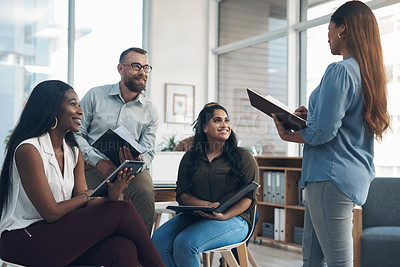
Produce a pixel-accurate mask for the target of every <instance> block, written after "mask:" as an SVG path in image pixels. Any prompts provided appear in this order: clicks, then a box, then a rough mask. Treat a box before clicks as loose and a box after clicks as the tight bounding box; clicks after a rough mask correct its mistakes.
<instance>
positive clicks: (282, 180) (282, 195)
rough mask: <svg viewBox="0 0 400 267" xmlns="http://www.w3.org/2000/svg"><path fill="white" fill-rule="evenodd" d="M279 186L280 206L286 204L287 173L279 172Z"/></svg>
mask: <svg viewBox="0 0 400 267" xmlns="http://www.w3.org/2000/svg"><path fill="white" fill-rule="evenodd" d="M279 184H280V186H281V187H280V197H279V201H278V203H279V204H283V205H284V204H285V188H286V186H285V172H279Z"/></svg>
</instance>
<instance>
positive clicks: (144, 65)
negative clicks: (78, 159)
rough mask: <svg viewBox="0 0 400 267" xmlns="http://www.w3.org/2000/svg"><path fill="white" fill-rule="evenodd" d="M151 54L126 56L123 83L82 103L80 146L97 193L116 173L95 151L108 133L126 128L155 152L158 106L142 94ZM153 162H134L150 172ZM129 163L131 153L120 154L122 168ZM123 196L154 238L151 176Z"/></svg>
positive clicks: (134, 51)
mask: <svg viewBox="0 0 400 267" xmlns="http://www.w3.org/2000/svg"><path fill="white" fill-rule="evenodd" d="M146 53H147V51H145V50H143V49H141V48H136V47H133V48H129V49H127V50H125V51H124V52H123V53H122V54H121V56H120V59H119V64H118V72H119V74H120V75H121V81H120V82H118V83H117V84H111V85H104V86H99V87H95V88H92V89H91V90H89V92H87V94H86V95H85V96H84V97H83V98H82V101H81V108H82V110H83V116H82V121H81V126H80V129H79V132H78V133H77V134H76V140H77V142H78V144H79V148H80V149H81V151H82V154H83V157H84V159H85V162H86V164H85V175H86V181H87V184H88V187H89V188H92V189H93V188H95V187H96V186H97V185H99V184H100V183H101V182H102V181H103V180H104V179H105V178H106V177H107V176H108V175H110V174H111V173H112V172H113V171H114V170H115V169H116V168H117V166H116V165H115V164H114V163H113V162H112V161H111V160H109V159H108V158H107V157H106V156H105V155H103V154H102V153H101V152H99V151H98V150H96V149H95V148H93V147H92V146H91V144H92V143H93V141H94V140H96V139H97V138H98V137H99V136H100V135H101V134H103V133H104V132H105V131H106V130H107V129H108V128H111V129H116V128H118V127H119V126H124V127H125V128H126V129H127V130H128V131H129V132H130V134H131V136H132V137H133V138H134V139H135V140H136V141H137V142H138V143H139V144H140V145H142V146H143V147H145V148H146V149H152V148H154V146H155V138H156V131H157V128H158V124H159V118H158V113H157V110H156V106H155V105H154V104H153V103H152V102H150V101H149V100H148V99H147V97H146V96H145V95H144V94H143V91H144V90H146V83H147V78H148V76H149V73H150V72H151V70H152V67H151V66H149V64H148V62H147V56H146ZM121 154H122V157H121ZM153 157H154V151H150V152H148V153H145V154H143V155H142V156H138V158H136V159H135V160H143V161H144V162H145V166H146V167H149V166H150V164H151V161H152V159H153ZM125 159H132V154H130V152H126V151H125V153H120V160H121V163H122V162H123V161H124V160H125ZM144 169H145V168H144ZM124 194H125V196H128V197H129V198H130V199H131V201H132V202H133V204H134V205H135V207H136V209H137V210H138V212H139V214H140V215H141V216H142V219H143V221H144V223H145V225H146V228H147V230H148V232H149V233H150V232H151V229H152V226H153V216H154V201H155V199H154V198H155V195H154V187H153V182H152V179H151V176H150V174H149V173H148V171H147V170H143V171H141V172H140V173H137V174H135V178H133V179H132V181H131V182H130V184H129V186H128V188H127V189H125V191H124Z"/></svg>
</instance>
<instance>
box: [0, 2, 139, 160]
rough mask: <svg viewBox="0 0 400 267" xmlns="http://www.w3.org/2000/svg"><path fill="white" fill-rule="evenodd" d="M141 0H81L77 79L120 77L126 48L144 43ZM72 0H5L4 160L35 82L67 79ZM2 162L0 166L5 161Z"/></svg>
mask: <svg viewBox="0 0 400 267" xmlns="http://www.w3.org/2000/svg"><path fill="white" fill-rule="evenodd" d="M142 4H143V1H142V0H115V1H106V0H97V1H95V0H85V1H76V5H75V10H74V11H72V12H74V13H75V15H76V23H75V25H76V29H75V33H76V34H75V39H76V41H75V46H74V47H75V49H76V50H75V65H74V67H75V71H74V73H75V78H76V79H75V82H74V81H72V83H74V88H75V89H76V91H77V93H78V95H79V96H80V97H83V95H84V94H85V93H86V91H87V90H88V89H90V88H91V87H94V86H97V85H101V84H104V83H114V82H117V81H119V79H120V78H119V75H118V72H117V68H116V66H117V64H118V60H119V56H120V54H121V53H122V51H123V50H125V49H127V48H129V47H132V46H139V47H140V46H141V44H142V13H143V12H142ZM69 57H72V55H68V1H64V0H44V1H35V0H15V1H5V0H0V75H1V78H2V79H0V113H1V114H7V116H1V117H0V125H1V128H0V162H3V155H4V149H5V142H4V141H5V139H6V138H7V136H8V135H9V133H10V131H11V130H12V129H13V128H14V125H15V123H16V122H17V120H18V118H19V115H20V113H21V111H22V108H23V106H24V103H25V101H26V100H27V97H28V96H29V94H30V92H31V91H32V89H33V88H34V86H35V85H36V84H38V83H39V82H41V81H43V80H47V79H59V80H62V81H64V82H67V79H68V58H69ZM0 168H1V167H0Z"/></svg>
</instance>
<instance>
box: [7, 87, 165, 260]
mask: <svg viewBox="0 0 400 267" xmlns="http://www.w3.org/2000/svg"><path fill="white" fill-rule="evenodd" d="M79 104H80V103H79V99H78V95H77V94H76V93H75V91H74V90H73V89H72V87H71V86H69V85H68V84H66V83H63V82H61V81H55V80H51V81H44V82H42V83H40V84H38V85H37V86H36V87H35V88H34V89H33V91H32V93H31V95H30V97H29V99H28V102H27V103H26V106H25V108H24V110H23V112H22V114H21V117H20V120H19V122H18V124H17V125H16V127H15V129H14V131H13V133H12V135H11V137H10V141H9V142H8V144H7V154H6V157H5V160H4V164H3V171H2V173H1V180H0V212H1V221H0V233H1V239H0V255H1V258H2V259H3V260H6V261H10V262H13V263H18V264H22V265H25V266H41V267H43V266H52V267H54V266H66V265H69V264H78V265H98V266H100V265H101V266H120V267H125V266H136V265H137V262H138V261H139V262H141V263H142V265H143V266H145V267H147V266H149V267H150V266H151V267H153V266H164V264H163V262H162V260H161V258H160V256H159V254H158V253H157V250H156V249H155V247H154V244H153V243H152V241H151V239H150V236H149V235H148V233H147V231H146V228H145V226H144V223H143V221H142V219H141V217H140V216H139V214H138V212H137V211H136V209H135V207H134V206H133V205H132V204H131V203H130V202H123V201H116V200H118V197H119V195H120V194H121V192H122V191H123V190H124V189H125V188H126V187H127V185H128V184H129V181H130V180H131V179H132V178H133V175H130V174H129V170H127V169H125V170H124V171H121V172H120V173H119V174H118V176H117V180H116V181H115V182H114V183H112V184H111V183H109V187H108V196H107V197H104V198H90V197H89V193H90V190H88V189H87V186H86V181H85V174H84V163H83V157H82V153H81V152H80V151H79V149H78V146H77V143H76V141H75V137H74V132H77V131H78V130H79V125H80V121H81V117H82V110H81V108H80V105H79Z"/></svg>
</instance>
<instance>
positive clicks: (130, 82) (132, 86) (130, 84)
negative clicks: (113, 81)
mask: <svg viewBox="0 0 400 267" xmlns="http://www.w3.org/2000/svg"><path fill="white" fill-rule="evenodd" d="M136 78H142V79H143V80H144V84H142V83H139V82H136ZM146 82H147V80H146V78H145V77H143V76H141V75H138V76H133V77H131V78H130V79H124V84H125V86H126V87H127V88H128V89H129V91H131V92H134V93H141V92H142V91H144V90H146Z"/></svg>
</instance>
